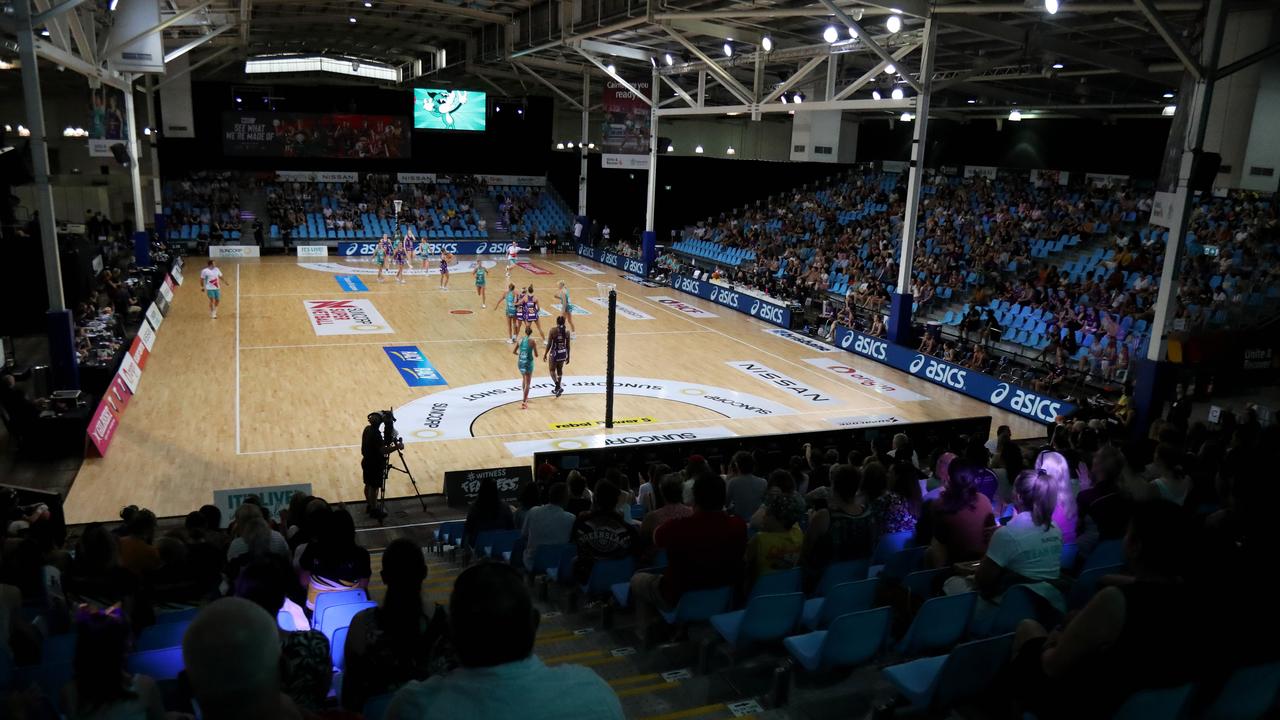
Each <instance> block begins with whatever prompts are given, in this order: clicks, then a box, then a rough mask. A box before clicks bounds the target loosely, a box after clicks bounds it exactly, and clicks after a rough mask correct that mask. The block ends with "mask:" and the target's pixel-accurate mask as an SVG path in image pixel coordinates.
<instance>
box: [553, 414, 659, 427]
mask: <svg viewBox="0 0 1280 720" xmlns="http://www.w3.org/2000/svg"><path fill="white" fill-rule="evenodd" d="M655 422H657V420H654V419H653V418H651V417H633V418H614V419H613V424H614V425H648V424H650V423H655ZM593 427H604V421H603V420H568V421H565V422H553V423H551V429H552V430H583V429H585V428H593Z"/></svg>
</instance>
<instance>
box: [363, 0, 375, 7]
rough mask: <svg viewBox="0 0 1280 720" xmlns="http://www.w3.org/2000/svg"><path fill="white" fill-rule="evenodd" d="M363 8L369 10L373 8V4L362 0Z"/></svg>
mask: <svg viewBox="0 0 1280 720" xmlns="http://www.w3.org/2000/svg"><path fill="white" fill-rule="evenodd" d="M364 6H365V7H367V8H371V7H373V3H371V2H369V0H364Z"/></svg>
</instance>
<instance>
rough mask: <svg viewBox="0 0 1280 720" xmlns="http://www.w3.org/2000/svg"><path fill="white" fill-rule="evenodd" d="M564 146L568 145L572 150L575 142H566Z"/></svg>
mask: <svg viewBox="0 0 1280 720" xmlns="http://www.w3.org/2000/svg"><path fill="white" fill-rule="evenodd" d="M564 146H565V147H567V148H569V149H570V150H572V149H573V143H571V142H569V143H565V144H564Z"/></svg>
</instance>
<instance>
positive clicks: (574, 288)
mask: <svg viewBox="0 0 1280 720" xmlns="http://www.w3.org/2000/svg"><path fill="white" fill-rule="evenodd" d="M522 284H523V285H524V286H525V287H528V283H516V288H517V289H519V288H520V286H521V285H522ZM449 287H450V290H449V292H453V291H454V290H455V289H459V290H460V289H461V288H462V287H463V286H462V285H450V286H449ZM486 287H491V288H493V289H495V290H498V286H497V285H488V286H486ZM552 287H553V288H555V287H557V286H555V285H553V286H552ZM566 287H568V288H569V290H570V291H577V292H594V291H595V289H596V286H595V285H592V286H591V287H586V286H583V287H577V286H574V285H567V286H566ZM430 288H431V289H432V290H434V291H435V292H433V293H429V294H432V295H434V294H436V293H440V292H443V291H442V290H440V289H439V286H438V285H431V286H430ZM466 288H467V289H468V290H471V291H472V294H474V293H475V289H476V286H475V285H474V284H471V285H467V286H466ZM329 292H330V291H329V290H316V291H313V292H287V293H247V294H245V297H250V298H260V297H315V296H318V295H324V294H326V293H329ZM356 292H358V293H360V294H362V295H403V294H404V293H405V292H411V293H412V292H422V293H427V290H420V291H415V290H414V289H413V288H412V287H406V288H404V289H403V290H358V291H356ZM501 292H503V293H505V292H506V290H501ZM343 294H346V295H351V294H355V293H347V292H345V291H343Z"/></svg>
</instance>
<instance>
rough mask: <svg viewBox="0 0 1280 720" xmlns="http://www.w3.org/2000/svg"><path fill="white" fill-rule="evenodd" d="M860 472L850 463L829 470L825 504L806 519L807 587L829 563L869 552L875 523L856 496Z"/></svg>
mask: <svg viewBox="0 0 1280 720" xmlns="http://www.w3.org/2000/svg"><path fill="white" fill-rule="evenodd" d="M861 483H862V472H861V471H860V470H858V468H856V467H854V466H853V465H837V466H835V468H834V469H833V470H832V471H831V495H830V499H829V500H828V502H827V507H826V508H824V509H821V510H818V511H817V512H815V513H814V514H813V517H812V518H811V519H810V520H809V529H808V532H807V533H806V534H805V542H804V552H803V553H802V557H803V562H804V568H805V579H806V586H807V587H814V586H816V585H817V583H818V580H819V579H820V578H821V577H822V572H823V571H824V570H825V569H826V567H827V566H828V565H830V564H831V563H835V562H845V561H848V560H859V559H861V558H865V557H870V556H871V549H872V546H871V542H872V537H873V535H874V532H875V529H874V523H873V521H872V517H871V513H869V512H867V509H866V507H865V506H864V505H863V504H862V502H861V501H860V500H859V499H858V489H859V486H860V484H861Z"/></svg>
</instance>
